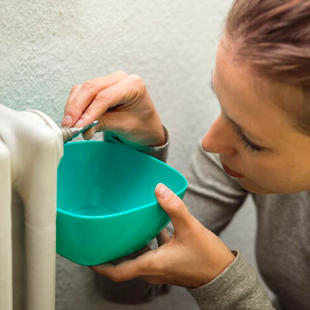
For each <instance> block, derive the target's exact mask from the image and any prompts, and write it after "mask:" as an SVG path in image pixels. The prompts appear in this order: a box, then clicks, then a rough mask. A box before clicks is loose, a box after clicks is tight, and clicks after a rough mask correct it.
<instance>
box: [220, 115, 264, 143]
mask: <svg viewBox="0 0 310 310" xmlns="http://www.w3.org/2000/svg"><path fill="white" fill-rule="evenodd" d="M224 115H225V118H227V119H228V120H229V121H230V122H231V123H232V124H233V125H234V126H235V127H236V128H237V129H238V130H239V131H240V132H241V133H242V134H244V135H245V136H246V138H247V139H248V140H249V141H250V142H252V143H253V144H256V143H254V142H253V140H254V141H255V142H256V141H257V142H258V143H259V144H260V143H261V144H262V145H264V141H262V139H261V138H259V137H257V136H256V135H253V134H251V133H250V132H249V131H248V130H246V129H244V128H243V127H241V126H240V125H239V124H238V123H236V122H235V121H233V120H232V119H231V118H230V117H229V116H228V115H227V114H225V113H224Z"/></svg>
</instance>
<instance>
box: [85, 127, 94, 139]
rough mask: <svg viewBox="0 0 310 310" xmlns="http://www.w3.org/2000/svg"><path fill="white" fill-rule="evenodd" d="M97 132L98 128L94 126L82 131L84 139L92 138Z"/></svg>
mask: <svg viewBox="0 0 310 310" xmlns="http://www.w3.org/2000/svg"><path fill="white" fill-rule="evenodd" d="M95 133H96V128H95V127H92V128H89V129H88V130H86V131H84V132H83V133H82V136H83V139H85V140H90V139H91V138H92V137H93V136H94V134H95Z"/></svg>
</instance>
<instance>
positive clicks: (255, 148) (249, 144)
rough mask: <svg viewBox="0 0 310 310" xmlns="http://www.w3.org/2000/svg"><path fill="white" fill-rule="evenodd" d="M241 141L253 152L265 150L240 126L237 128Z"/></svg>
mask: <svg viewBox="0 0 310 310" xmlns="http://www.w3.org/2000/svg"><path fill="white" fill-rule="evenodd" d="M236 130H237V133H238V136H239V138H240V141H241V142H242V143H243V145H244V146H245V147H246V148H248V149H249V150H251V151H253V152H260V151H262V150H263V148H262V147H260V146H258V145H256V144H255V143H253V142H251V141H250V140H249V139H248V138H247V137H246V136H245V135H244V134H243V133H242V132H241V131H240V130H239V129H238V128H236Z"/></svg>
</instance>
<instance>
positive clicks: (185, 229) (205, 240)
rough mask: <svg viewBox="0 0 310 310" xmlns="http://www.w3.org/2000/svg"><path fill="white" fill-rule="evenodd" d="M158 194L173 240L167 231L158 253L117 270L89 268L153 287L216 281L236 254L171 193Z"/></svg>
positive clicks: (158, 190)
mask: <svg viewBox="0 0 310 310" xmlns="http://www.w3.org/2000/svg"><path fill="white" fill-rule="evenodd" d="M155 194H156V197H157V200H158V202H159V204H160V205H161V206H162V208H163V209H164V210H165V211H166V212H167V214H168V215H169V217H170V219H171V221H172V224H173V226H174V234H173V236H172V237H169V234H168V232H167V231H166V230H164V231H162V232H161V234H160V239H161V244H162V245H161V246H160V247H159V248H158V249H156V250H153V251H149V252H147V253H144V254H143V255H141V256H139V257H137V258H136V259H133V260H130V261H126V262H123V263H120V264H119V265H116V266H113V265H111V264H103V265H97V266H92V267H90V268H91V269H92V270H94V271H95V272H97V273H99V274H101V275H103V276H106V277H109V278H110V279H112V280H113V281H115V282H121V281H126V280H131V279H134V278H138V277H140V278H143V279H144V280H146V281H147V282H150V283H154V284H159V283H167V284H173V285H179V286H184V287H198V286H201V285H203V284H205V283H207V282H209V281H211V280H212V279H214V278H215V277H217V276H218V275H219V274H220V273H221V272H222V271H224V269H225V268H226V267H227V266H229V265H230V264H231V262H232V261H233V260H234V258H235V256H234V255H233V253H232V252H231V251H230V250H229V248H228V247H227V246H226V245H225V244H224V243H223V242H222V240H221V239H220V238H218V237H217V236H216V235H215V234H214V233H212V232H211V231H210V230H208V229H206V228H205V227H204V226H203V225H202V224H200V222H199V221H198V220H197V219H196V218H194V217H193V216H192V215H191V214H190V212H189V211H188V210H187V208H186V206H185V204H184V203H183V201H182V200H181V199H180V198H179V197H178V196H177V195H175V194H174V193H173V192H172V191H171V190H170V189H168V188H167V187H166V186H164V185H163V184H159V185H157V187H156V189H155ZM146 225H147V223H146Z"/></svg>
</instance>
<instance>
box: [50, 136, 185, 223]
mask: <svg viewBox="0 0 310 310" xmlns="http://www.w3.org/2000/svg"><path fill="white" fill-rule="evenodd" d="M103 143H104V144H107V143H108V144H111V145H114V146H116V147H120V148H123V147H126V149H127V150H129V151H132V152H138V153H139V154H141V155H142V156H146V157H149V159H150V160H154V161H157V162H159V163H160V164H162V165H165V166H167V168H168V169H170V170H172V171H174V172H175V173H176V174H177V175H179V176H180V177H181V179H182V180H183V181H184V186H183V187H182V188H181V189H180V190H178V191H177V192H174V193H175V194H176V195H178V196H179V195H181V194H184V193H185V191H186V189H187V187H188V181H187V180H186V178H185V176H184V175H183V174H182V173H181V172H179V171H178V170H176V169H175V168H173V167H171V166H169V165H168V164H167V163H165V162H163V161H161V160H159V159H157V158H155V157H153V156H151V155H149V154H146V153H143V152H140V151H138V150H136V149H134V148H132V147H130V146H128V145H124V144H116V143H111V142H107V141H73V142H69V143H66V144H65V146H64V147H67V146H69V145H73V144H75V145H76V144H103ZM154 190H155V188H154ZM57 195H58V193H57ZM154 205H159V203H158V201H157V200H156V199H155V201H154V202H149V203H146V204H143V205H141V206H138V207H136V208H133V209H129V210H125V211H120V212H117V213H113V214H107V215H78V214H76V213H72V212H70V211H67V210H64V209H61V208H58V206H56V212H57V213H58V212H59V213H62V214H65V215H68V216H71V217H75V218H87V219H103V218H113V217H117V216H121V215H125V214H130V213H133V212H137V211H140V210H143V209H146V208H150V207H151V206H154ZM161 209H162V208H161ZM162 210H163V209H162ZM163 211H164V210H163Z"/></svg>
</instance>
